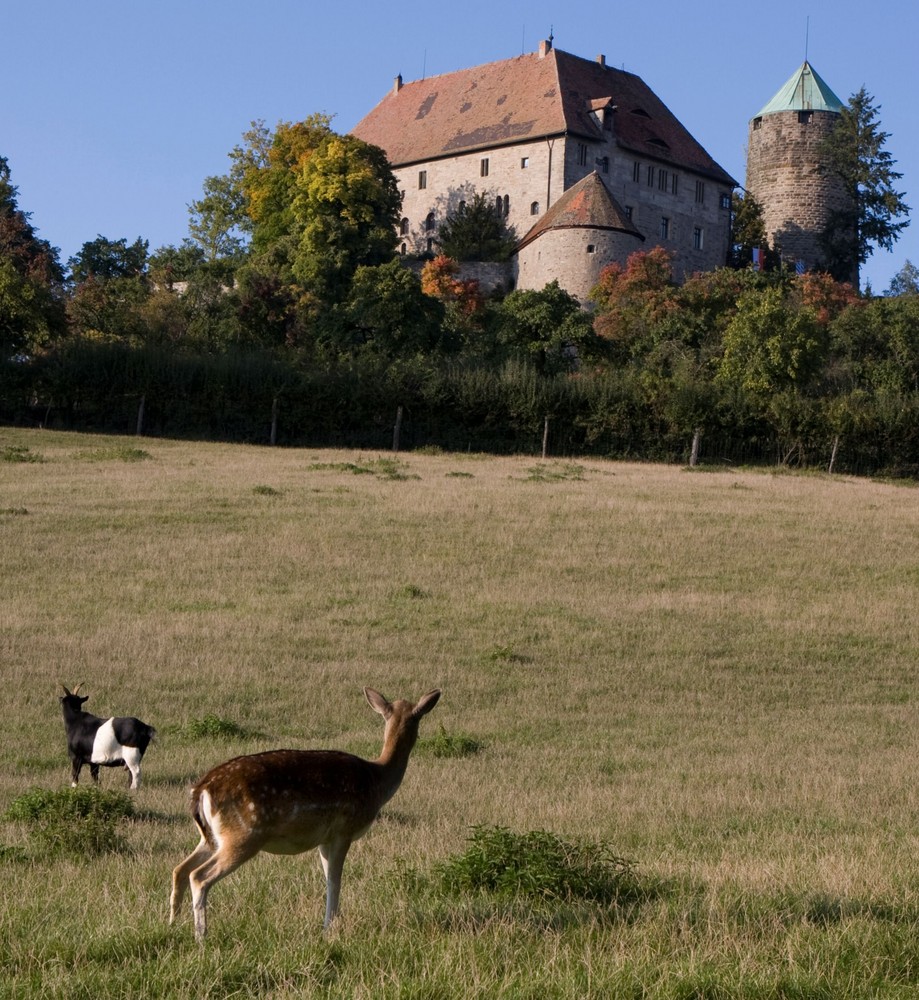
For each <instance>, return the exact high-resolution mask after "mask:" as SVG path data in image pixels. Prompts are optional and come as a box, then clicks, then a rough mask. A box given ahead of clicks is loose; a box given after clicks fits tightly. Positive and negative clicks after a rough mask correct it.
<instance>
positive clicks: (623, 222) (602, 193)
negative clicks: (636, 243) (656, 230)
mask: <svg viewBox="0 0 919 1000" xmlns="http://www.w3.org/2000/svg"><path fill="white" fill-rule="evenodd" d="M582 227H583V228H589V229H615V230H617V231H619V232H622V233H630V234H631V235H633V236H636V237H638V239H640V240H642V241H644V236H642V234H641V233H640V232H639V231H638V230H637V229H636V228H635V226H634V225H633V224H632V221H631V219H629V217H628V216H627V215H626V214H625V211H624V209H623V208H622V207H621V206H620V204H619V203H618V202H617V201H616V199H615V198H614V197H613V196H612V194H611V193H610V191H609V188H607V186H606V185H605V184H604V183H603V179H602V178H601V177H600V175H599V174H598V173H597V172H596V171H594V172H593V173H591V174H588V175H587V176H586V177H584V178H582V179H581V180H579V181H578V182H577V184H574V185H572V186H571V187H570V188H568V190H567V191H566V192H565V193H564V194H563V195H562V196H561V197H560V198H559V199H558V201H556V202H555V203H554V204H553V205H552V207H551V208H550V209H549V211H548V212H546V214H545V215H544V216H543V217H542V218H541V219H540V220H539V222H537V223H536V225H535V226H533V228H532V229H530V230H529V232H528V233H527V234H526V236H524V237H523V239H522V240H521V241H520V243H519V244H518V245H517V249H518V250H519V249H520V248H521V247H525V246H526V245H527V243H532V242H533V240H535V239H536V237H537V236H540V235H542V233H544V232H545V231H546V230H547V229H573V228H582Z"/></svg>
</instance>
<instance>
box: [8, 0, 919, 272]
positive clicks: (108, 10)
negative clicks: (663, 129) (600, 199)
mask: <svg viewBox="0 0 919 1000" xmlns="http://www.w3.org/2000/svg"><path fill="white" fill-rule="evenodd" d="M4 6H5V8H6V10H5V13H4V18H3V22H4V27H5V32H6V33H7V39H6V43H5V45H4V67H3V70H4V80H5V86H4V88H3V94H2V98H0V155H3V156H6V157H7V159H8V160H9V164H10V168H11V170H12V180H13V183H14V184H15V185H16V186H17V187H18V188H19V205H20V207H21V208H22V209H24V210H25V211H27V212H30V213H31V215H32V222H33V224H34V225H35V226H36V227H37V228H38V230H39V233H40V235H41V236H42V237H44V238H45V239H47V240H49V241H50V242H51V243H52V244H53V245H54V246H57V247H59V248H60V250H61V257H62V260H63V261H64V262H66V261H67V259H68V258H69V257H70V256H72V255H73V254H75V253H76V252H77V251H78V250H79V248H80V247H81V246H82V244H83V243H84V242H86V241H88V240H92V239H94V238H95V237H96V235H97V234H102V235H103V236H106V237H108V238H109V239H120V238H122V237H125V238H127V239H128V240H129V241H133V240H134V239H135V238H136V237H138V236H140V237H143V238H144V239H147V240H149V242H150V247H151V249H155V248H157V247H160V246H163V245H164V244H167V243H174V244H177V243H179V242H181V240H182V238H183V237H184V236H186V235H187V227H188V210H187V205H188V203H189V202H191V201H192V200H193V199H195V198H197V197H198V196H199V195H200V193H201V185H202V182H203V180H204V178H205V177H206V176H208V175H211V174H221V173H225V172H226V170H227V168H228V165H229V161H228V160H227V153H228V152H229V150H230V149H232V147H233V146H234V145H236V143H237V142H239V140H240V137H241V135H242V133H243V132H244V131H245V130H246V129H247V128H248V127H249V123H250V122H251V121H253V120H255V119H263V120H264V121H265V122H266V124H268V125H269V126H274V125H275V124H276V123H277V122H278V121H282V120H283V121H296V120H299V119H302V118H304V117H306V116H307V115H309V114H311V113H313V112H317V111H324V112H328V113H330V114H333V115H335V119H334V122H333V126H334V127H335V128H336V129H337V130H338V131H342V132H345V131H348V130H349V129H350V128H351V127H352V126H353V125H355V124H356V122H358V121H359V120H360V119H361V118H362V117H363V115H364V114H365V113H366V112H367V111H368V110H369V109H370V108H372V107H373V106H374V105H375V104H376V103H377V102H378V101H379V100H380V98H381V97H382V96H383V95H384V94H385V93H386V91H387V90H388V89H389V88H390V87H391V86H392V81H393V78H394V77H395V76H396V74H397V73H401V74H402V75H403V77H404V78H405V79H406V80H407V81H408V80H415V79H420V78H421V77H422V76H433V75H435V74H438V73H447V72H450V71H452V70H455V69H460V68H463V67H465V66H473V65H477V64H479V63H484V62H492V61H494V60H498V59H506V58H510V57H512V56H516V55H519V54H520V53H521V52H522V51H532V50H534V49H535V48H536V47H537V45H538V44H539V41H540V39H542V38H545V37H547V36H548V34H549V31H550V28H551V29H552V31H553V33H554V39H555V46H556V47H557V48H560V49H564V50H565V51H567V52H572V53H574V54H576V55H580V56H584V57H586V58H589V59H593V58H595V57H596V56H597V55H598V54H600V53H603V54H604V55H605V56H606V58H607V62H608V63H609V64H610V65H613V66H617V67H624V68H625V69H627V70H629V71H631V72H633V73H637V74H638V75H639V76H641V77H642V78H643V79H644V80H645V82H646V83H648V84H649V85H650V86H651V87H652V89H653V90H655V91H656V93H657V94H658V95H659V96H660V97H661V99H662V100H663V101H664V102H665V103H666V104H667V105H668V106H669V107H670V108H671V110H672V111H673V112H674V113H675V114H676V115H677V117H678V118H679V119H680V120H681V121H682V122H683V123H684V124H685V125H686V126H687V127H688V128H689V130H690V131H691V132H692V133H693V134H694V135H695V137H696V138H697V139H698V140H699V141H700V142H701V143H702V145H703V146H705V148H706V149H707V150H708V151H709V153H711V154H712V156H714V158H715V159H716V160H717V161H718V162H719V163H720V164H721V165H722V166H723V167H724V168H725V169H726V170H727V171H728V172H729V173H730V174H732V175H733V176H734V177H735V178H737V179H738V180H739V181H741V182H742V181H743V178H744V170H745V162H746V153H745V145H746V136H747V123H748V121H749V119H750V118H751V117H753V115H755V114H756V112H757V111H759V109H760V108H761V107H762V106H763V105H764V104H765V103H766V102H767V101H768V100H769V99H770V98H771V97H772V95H773V94H774V93H775V92H776V91H777V90H778V89H779V87H780V86H781V85H782V84H783V83H784V82H785V80H786V79H787V78H788V77H789V76H790V75H791V74H792V72H793V71H794V70H795V69H796V68H797V67H798V66H799V65H800V64H801V62H802V61H803V59H804V55H805V44H807V54H808V57H809V59H810V61H811V63H812V64H813V65H814V67H815V68H816V70H817V71H818V72H819V73H820V74H821V76H822V77H823V78H824V79H825V80H826V82H827V83H828V84H829V85H830V86H831V87H832V88H833V89H834V90H835V91H836V93H837V94H838V95H839V97H840V98H842V99H843V100H844V101H845V100H846V99H847V98H848V97H849V96H850V95H851V94H852V93H853V92H854V91H856V90H858V89H859V87H861V86H862V85H865V86H866V87H867V89H868V91H869V93H871V94H872V95H873V96H874V98H875V101H876V103H877V104H879V105H880V106H881V120H882V123H883V127H884V129H885V130H886V131H887V132H889V133H890V139H889V140H888V143H887V148H888V149H889V150H890V152H891V153H892V154H893V156H894V158H895V159H896V160H897V169H899V170H900V171H901V172H902V173H903V175H904V176H903V178H902V180H901V181H900V182H899V189H900V190H902V191H905V192H906V196H907V197H906V200H907V202H908V203H909V204H910V205H912V206H913V207H914V215H915V216H916V219H915V221H914V222H913V224H912V226H910V228H909V229H908V230H907V231H906V234H905V235H904V236H903V237H902V238H901V239H900V241H899V243H898V244H896V246H895V249H894V251H893V253H886V252H883V251H878V252H876V253H875V255H874V257H873V258H872V259H871V260H870V261H869V263H868V265H867V267H866V268H865V270H864V274H863V277H867V278H868V279H869V280H870V281H871V283H872V286H873V288H874V290H875V291H876V292H880V291H883V290H884V289H885V288H886V287H887V286H888V284H889V282H890V279H891V277H892V276H893V275H894V274H895V273H896V272H897V271H898V270H899V269H900V267H901V266H902V265H903V263H904V261H905V260H906V259H907V258H908V259H910V260H912V261H913V263H915V264H917V265H919V119H917V114H916V105H917V99H919V86H917V79H919V74H917V65H916V64H917V60H919V54H917V48H916V40H917V38H919V4H916V3H915V0H887V2H886V3H883V4H882V3H873V4H863V3H855V2H853V0H837V2H833V3H831V2H828V0H810V2H805V3H791V2H786V0H772V2H771V3H747V4H737V3H731V4H726V3H725V4H721V3H697V4H692V3H687V2H686V0H680V2H675V0H656V2H652V3H636V2H632V3H622V2H618V0H617V2H611V0H607V2H604V3H593V2H589V0H587V2H581V3H578V4H574V3H571V2H569V3H567V4H559V3H548V2H544V0H529V2H526V3H517V2H502V0H492V2H485V0H467V2H465V3H462V4H460V3H455V2H454V3H450V4H446V3H442V2H436V0H435V2H431V0H425V2H417V0H402V2H399V3H396V2H391V3H380V2H367V3H361V2H357V0H339V2H337V3H336V2H322V0H319V2H318V3H317V2H315V0H312V2H308V0H260V2H253V0H249V2H243V0H181V2H180V0H159V2H158V3H156V4H141V3H140V2H138V0H82V2H81V3H74V2H73V0H7V3H6V4H5V5H4Z"/></svg>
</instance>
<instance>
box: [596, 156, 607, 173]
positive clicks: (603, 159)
mask: <svg viewBox="0 0 919 1000" xmlns="http://www.w3.org/2000/svg"><path fill="white" fill-rule="evenodd" d="M597 166H599V168H600V169H601V170H602V171H603V173H604V174H608V173H609V157H608V156H599V157H597Z"/></svg>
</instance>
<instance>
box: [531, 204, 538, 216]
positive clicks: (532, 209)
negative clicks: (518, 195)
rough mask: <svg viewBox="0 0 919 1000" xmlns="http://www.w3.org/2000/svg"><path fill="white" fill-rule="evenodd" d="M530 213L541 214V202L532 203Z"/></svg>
mask: <svg viewBox="0 0 919 1000" xmlns="http://www.w3.org/2000/svg"><path fill="white" fill-rule="evenodd" d="M530 215H539V202H538V201H534V202H532V204H531V205H530Z"/></svg>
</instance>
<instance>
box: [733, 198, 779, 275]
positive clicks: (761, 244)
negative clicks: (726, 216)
mask: <svg viewBox="0 0 919 1000" xmlns="http://www.w3.org/2000/svg"><path fill="white" fill-rule="evenodd" d="M754 250H762V251H763V252H764V254H765V264H766V266H765V268H764V270H766V271H774V270H776V269H777V268H778V267H779V266H780V265H781V257H780V255H779V253H778V252H777V251H776V249H775V247H773V246H772V245H771V244H770V243H769V238H768V236H767V235H766V223H765V221H764V219H763V208H762V205H760V203H759V202H758V201H757V200H756V199H755V198H754V197H753V195H752V194H750V192H749V191H747V192H744V194H740V193H739V192H737V191H735V192H734V195H733V197H732V199H731V245H730V247H729V249H728V259H727V265H728V267H733V268H736V269H741V268H748V267H751V266H752V264H753V251H754Z"/></svg>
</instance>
